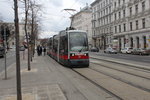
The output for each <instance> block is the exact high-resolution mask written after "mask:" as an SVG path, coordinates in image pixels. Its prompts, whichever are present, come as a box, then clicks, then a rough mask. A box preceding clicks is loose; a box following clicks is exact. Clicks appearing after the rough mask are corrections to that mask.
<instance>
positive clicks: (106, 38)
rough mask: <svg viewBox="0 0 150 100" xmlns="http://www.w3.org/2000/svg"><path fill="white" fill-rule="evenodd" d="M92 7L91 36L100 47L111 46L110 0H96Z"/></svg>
mask: <svg viewBox="0 0 150 100" xmlns="http://www.w3.org/2000/svg"><path fill="white" fill-rule="evenodd" d="M91 7H92V33H93V35H92V37H93V41H94V45H95V46H96V47H98V48H100V49H105V48H106V47H110V46H112V39H113V38H112V32H113V30H112V28H113V27H112V25H113V23H112V14H113V13H112V11H113V10H112V0H96V1H94V2H93V3H92V4H91Z"/></svg>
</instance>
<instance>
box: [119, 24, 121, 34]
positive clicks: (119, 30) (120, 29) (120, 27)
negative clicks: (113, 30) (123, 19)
mask: <svg viewBox="0 0 150 100" xmlns="http://www.w3.org/2000/svg"><path fill="white" fill-rule="evenodd" d="M119 32H120V33H121V25H119Z"/></svg>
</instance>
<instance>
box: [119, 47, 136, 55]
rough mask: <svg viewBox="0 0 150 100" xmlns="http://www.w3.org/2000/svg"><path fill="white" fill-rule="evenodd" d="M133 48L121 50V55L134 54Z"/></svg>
mask: <svg viewBox="0 0 150 100" xmlns="http://www.w3.org/2000/svg"><path fill="white" fill-rule="evenodd" d="M132 50H133V48H130V47H126V48H124V49H121V53H127V54H130V53H131V52H132Z"/></svg>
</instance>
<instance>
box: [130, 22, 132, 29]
mask: <svg viewBox="0 0 150 100" xmlns="http://www.w3.org/2000/svg"><path fill="white" fill-rule="evenodd" d="M130 30H131V31H132V22H130Z"/></svg>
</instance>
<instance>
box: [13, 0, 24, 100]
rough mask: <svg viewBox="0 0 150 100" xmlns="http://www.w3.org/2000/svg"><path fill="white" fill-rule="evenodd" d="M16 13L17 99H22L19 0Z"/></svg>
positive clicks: (16, 2)
mask: <svg viewBox="0 0 150 100" xmlns="http://www.w3.org/2000/svg"><path fill="white" fill-rule="evenodd" d="M14 10H15V11H14V15H15V20H14V21H15V33H16V34H15V37H16V82H17V100H22V94H21V76H20V53H19V19H18V0H14Z"/></svg>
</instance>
